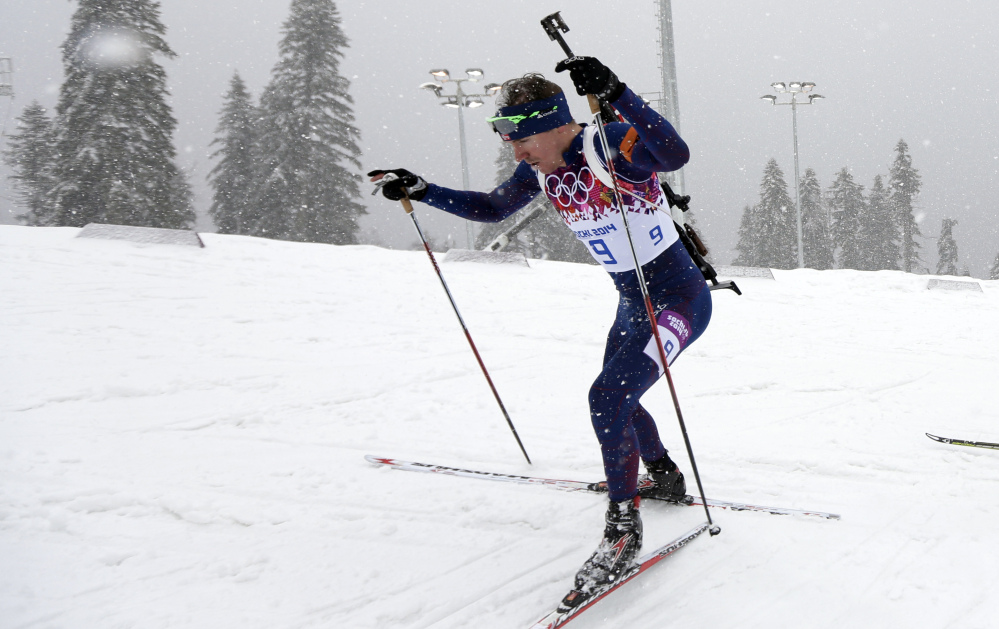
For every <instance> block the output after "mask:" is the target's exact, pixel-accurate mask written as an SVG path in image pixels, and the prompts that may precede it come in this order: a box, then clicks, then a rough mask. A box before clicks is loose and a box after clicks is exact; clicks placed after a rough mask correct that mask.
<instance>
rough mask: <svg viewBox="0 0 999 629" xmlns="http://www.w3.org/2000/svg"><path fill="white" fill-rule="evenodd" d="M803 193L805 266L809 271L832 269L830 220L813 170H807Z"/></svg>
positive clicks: (802, 223)
mask: <svg viewBox="0 0 999 629" xmlns="http://www.w3.org/2000/svg"><path fill="white" fill-rule="evenodd" d="M799 190H800V193H801V231H802V239H803V241H804V242H803V243H802V246H803V247H804V250H805V266H806V267H807V268H809V269H820V270H824V269H831V268H833V265H834V263H835V261H834V259H833V247H832V239H831V238H830V237H829V220H828V215H827V214H826V208H825V205H824V203H823V201H822V187H821V186H820V185H819V178H818V177H817V176H816V175H815V171H814V170H812V169H811V168H807V169H805V176H804V177H802V178H801V183H800V184H799Z"/></svg>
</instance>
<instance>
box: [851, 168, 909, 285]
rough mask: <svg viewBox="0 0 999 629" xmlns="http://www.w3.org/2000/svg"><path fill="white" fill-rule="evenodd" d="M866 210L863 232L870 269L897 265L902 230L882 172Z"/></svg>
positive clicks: (863, 215)
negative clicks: (893, 210) (900, 230)
mask: <svg viewBox="0 0 999 629" xmlns="http://www.w3.org/2000/svg"><path fill="white" fill-rule="evenodd" d="M866 210H867V211H866V212H864V213H863V214H862V215H861V221H860V223H861V229H860V231H861V236H862V239H863V245H862V246H863V249H864V251H865V252H866V254H865V258H866V260H867V264H866V266H865V268H866V269H867V270H869V271H880V270H883V269H897V268H898V262H899V256H900V251H899V230H898V224H897V223H896V221H895V217H894V215H893V213H892V206H891V198H890V196H889V192H888V190H887V189H885V186H884V182H883V180H882V178H881V175H876V176H875V177H874V185H873V186H871V192H870V194H868V196H867V207H866Z"/></svg>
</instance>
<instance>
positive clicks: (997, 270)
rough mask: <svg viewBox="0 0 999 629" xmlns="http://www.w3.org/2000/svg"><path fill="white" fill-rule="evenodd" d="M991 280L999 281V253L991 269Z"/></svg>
mask: <svg viewBox="0 0 999 629" xmlns="http://www.w3.org/2000/svg"><path fill="white" fill-rule="evenodd" d="M989 279H990V280H999V253H997V254H996V258H995V260H993V261H992V268H990V269H989Z"/></svg>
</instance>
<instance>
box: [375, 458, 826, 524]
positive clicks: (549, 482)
mask: <svg viewBox="0 0 999 629" xmlns="http://www.w3.org/2000/svg"><path fill="white" fill-rule="evenodd" d="M364 458H365V460H367V461H368V462H369V463H373V464H375V465H384V466H387V467H390V468H392V469H396V470H404V471H407V472H423V473H428V474H443V475H445V476H459V477H461V478H477V479H479V480H491V481H498V482H503V483H517V484H520V485H541V486H543V487H551V488H554V489H560V490H562V491H588V492H593V493H606V491H607V486H606V484H605V483H603V482H599V483H587V482H585V481H577V480H558V479H554V478H539V477H537V476H517V475H514V474H502V473H498V472H483V471H479V470H467V469H461V468H457V467H445V466H443V465H433V464H430V463H414V462H412V461H402V460H400V459H390V458H384V457H376V456H372V455H370V454H368V455H366V456H365V457H364ZM652 489H653V485H652V481H650V480H649V479H648V478H647V477H644V476H643V477H642V478H640V479H639V483H638V493H639V495H640V496H642V497H643V498H645V499H648V500H661V501H665V502H669V503H672V504H679V505H681V506H703V504H704V503H702V502H701V499H700V498H699V497H697V496H690V495H688V496H684V498H683V499H682V500H681V501H676V500H672V499H669V500H667V499H665V498H663V497H661V496H657V495H655V494H654V493H653V492H651V491H650V490H652ZM708 506H709V507H713V508H716V509H728V510H730V511H755V512H758V513H769V514H771V515H798V516H812V517H818V518H825V519H827V520H838V519H840V516H839V515H838V514H835V513H825V512H823V511H812V510H809V509H789V508H785V507H766V506H763V505H756V504H748V503H743V502H731V501H728V500H715V499H712V498H708Z"/></svg>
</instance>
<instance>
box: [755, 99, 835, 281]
mask: <svg viewBox="0 0 999 629" xmlns="http://www.w3.org/2000/svg"><path fill="white" fill-rule="evenodd" d="M770 87H772V88H774V91H776V92H777V94H790V95H791V99H790V100H788V101H785V102H780V103H779V102H777V96H774V95H773V94H767V95H766V96H760V99H761V100H768V101H770V104H771V105H790V106H791V129H792V135H793V137H794V209H795V213H796V214H797V220H798V268H799V269H803V268H805V245H804V242H803V240H804V239H803V237H802V227H801V189H800V188H801V185H800V182H799V175H798V105H811V104H812V103H813V102H815V101H816V100H818V99H820V98H825V96H822V95H820V94H808V92H811V91H812V89H813V88H814V87H815V83H812V82H811V81H791V82H790V83H786V84H785V83H782V82H778V83H771V84H770ZM798 94H801V95H802V96H807V97H808V101H807V102H806V101H804V100H801V101H799V100H798Z"/></svg>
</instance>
